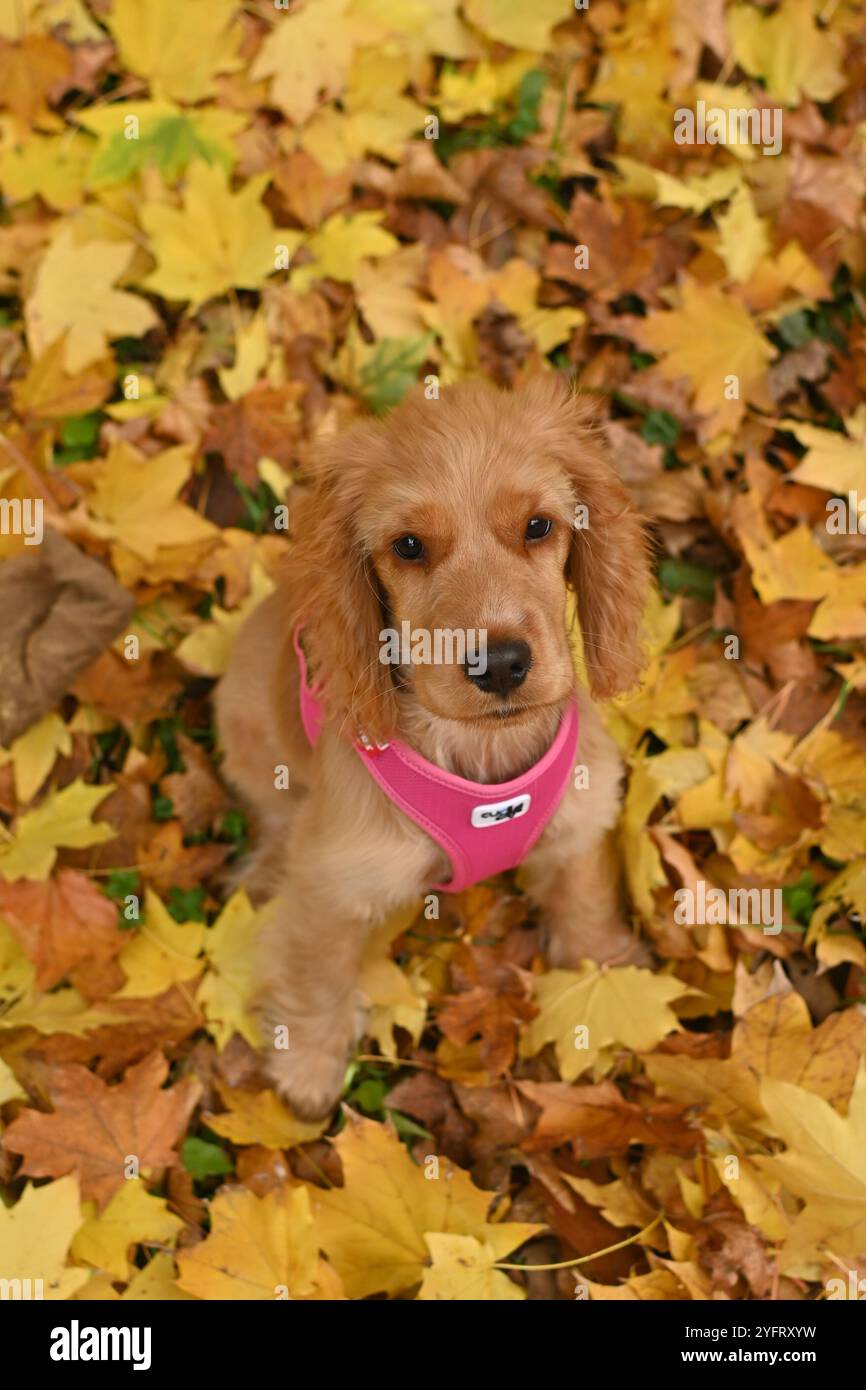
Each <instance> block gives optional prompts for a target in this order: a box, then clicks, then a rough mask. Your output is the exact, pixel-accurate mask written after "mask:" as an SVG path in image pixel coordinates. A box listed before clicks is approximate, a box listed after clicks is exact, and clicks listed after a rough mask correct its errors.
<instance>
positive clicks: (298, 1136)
mask: <svg viewBox="0 0 866 1390" xmlns="http://www.w3.org/2000/svg"><path fill="white" fill-rule="evenodd" d="M216 1085H217V1090H218V1091H219V1094H220V1097H221V1099H222V1100H223V1101H224V1103H225V1104H226V1105H227V1106H228V1110H227V1111H226V1113H225V1114H223V1115H216V1114H208V1116H207V1125H208V1128H209V1129H212V1130H213V1132H214V1134H221V1135H222V1136H223V1138H224V1139H231V1141H232V1143H233V1144H264V1146H265V1148H267V1149H292V1148H295V1146H296V1145H298V1144H306V1143H309V1141H310V1140H311V1139H318V1137H319V1135H320V1134H322V1133H323V1132H324V1131H325V1129H326V1128H327V1123H326V1122H325V1121H321V1122H320V1123H318V1124H307V1123H305V1121H303V1120H298V1119H296V1117H295V1116H294V1115H293V1114H292V1113H291V1111H290V1110H288V1109H287V1108H286V1106H285V1105H284V1104H283V1102H282V1101H281V1100H280V1098H279V1096H278V1095H277V1094H276V1092H275V1091H244V1090H241V1089H240V1088H239V1087H236V1086H226V1085H224V1084H223V1083H222V1082H220V1081H217V1083H216Z"/></svg>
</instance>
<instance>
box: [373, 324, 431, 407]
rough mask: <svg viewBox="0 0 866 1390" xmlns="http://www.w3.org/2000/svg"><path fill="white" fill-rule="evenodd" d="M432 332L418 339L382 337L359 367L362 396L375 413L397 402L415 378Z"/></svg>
mask: <svg viewBox="0 0 866 1390" xmlns="http://www.w3.org/2000/svg"><path fill="white" fill-rule="evenodd" d="M432 342H433V334H432V333H425V334H424V336H423V337H421V338H383V339H382V340H381V342H379V343H377V344H376V350H375V352H374V353H373V356H372V357H371V358H370V360H369V362H367V363H366V365H365V366H364V367H363V368H362V369H361V398H362V400H363V401H364V402H365V404H366V405H368V406H369V408H370V410H372V411H373V412H374V413H375V414H376V415H382V414H384V412H385V411H386V410H390V409H391V407H392V406H395V405H399V403H400V401H402V399H403V397H404V396H405V394H406V392H407V391H408V390H409V387H410V386H412V385H413V384H414V382H415V381H417V379H418V368H419V367H420V366H421V364H422V363H423V361H424V359H425V357H426V356H427V351H428V349H429V347H430V345H431V343H432Z"/></svg>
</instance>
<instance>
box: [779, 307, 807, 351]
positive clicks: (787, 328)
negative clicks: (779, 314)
mask: <svg viewBox="0 0 866 1390" xmlns="http://www.w3.org/2000/svg"><path fill="white" fill-rule="evenodd" d="M778 330H779V337H780V338H781V339H782V342H783V343H787V345H788V347H792V348H799V347H805V346H806V344H807V343H809V342H811V341H812V339H813V338H814V336H815V330H814V328H813V327H812V325H811V324H810V322H809V315H808V314H807V313H806V310H805V309H797V310H795V312H794V313H793V314H786V315H785V317H784V318H783V319H779V323H778Z"/></svg>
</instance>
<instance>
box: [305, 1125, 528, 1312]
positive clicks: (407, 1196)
mask: <svg viewBox="0 0 866 1390" xmlns="http://www.w3.org/2000/svg"><path fill="white" fill-rule="evenodd" d="M335 1148H336V1149H337V1152H338V1153H339V1155H340V1159H341V1161H342V1165H343V1177H344V1180H345V1181H344V1186H343V1187H339V1188H333V1189H332V1190H331V1191H322V1190H321V1189H318V1188H317V1189H315V1190H314V1191H313V1193H312V1196H313V1202H314V1206H315V1212H316V1226H317V1229H318V1231H319V1236H320V1242H321V1245H322V1248H323V1249H324V1251H325V1253H326V1254H327V1256H328V1258H329V1260H330V1261H331V1263H332V1265H333V1266H334V1268H335V1269H336V1270H337V1272H338V1274H339V1275H340V1277H341V1278H342V1280H343V1283H344V1284H345V1287H346V1293H347V1294H348V1296H349V1297H350V1298H364V1297H366V1295H367V1294H371V1293H400V1292H401V1291H402V1290H403V1289H408V1288H411V1287H412V1286H413V1285H414V1284H419V1283H420V1282H421V1279H422V1277H423V1274H424V1269H425V1267H426V1266H427V1263H428V1260H429V1252H428V1246H427V1243H426V1239H425V1237H426V1236H428V1235H430V1234H444V1235H461V1236H474V1237H475V1238H476V1240H478V1241H479V1242H480V1243H481V1244H482V1245H487V1246H489V1247H490V1249H491V1250H492V1251H493V1253H494V1256H495V1258H496V1259H498V1260H502V1259H504V1258H505V1256H506V1255H507V1254H508V1253H509V1252H510V1251H512V1250H514V1249H515V1247H516V1246H518V1245H522V1244H523V1242H524V1241H525V1240H528V1239H529V1238H530V1236H533V1235H535V1234H536V1233H537V1232H538V1231H539V1230H541V1229H542V1228H541V1227H540V1226H535V1225H529V1224H528V1223H524V1222H498V1223H497V1222H491V1221H490V1220H488V1215H489V1211H490V1207H491V1204H492V1203H493V1202H494V1200H495V1194H494V1193H492V1192H483V1191H482V1190H481V1189H480V1188H478V1187H476V1186H475V1184H474V1183H473V1182H472V1180H471V1179H470V1177H469V1175H468V1173H464V1172H463V1171H462V1169H460V1168H457V1167H456V1166H455V1165H454V1164H452V1163H450V1162H449V1161H448V1160H447V1159H436V1160H435V1167H430V1168H428V1170H427V1172H426V1173H425V1170H424V1169H422V1168H419V1167H417V1166H416V1165H415V1164H414V1163H413V1162H412V1159H411V1158H410V1157H409V1155H408V1153H407V1152H406V1149H405V1148H404V1147H403V1145H402V1144H401V1143H400V1141H399V1139H397V1137H396V1135H395V1134H394V1133H393V1132H392V1131H391V1130H390V1129H388V1128H387V1127H386V1126H385V1125H380V1124H376V1123H375V1122H374V1121H373V1120H364V1119H358V1118H356V1117H353V1116H350V1118H349V1121H348V1123H347V1125H346V1128H345V1129H344V1130H343V1132H342V1134H340V1135H339V1137H338V1138H337V1139H336V1140H335ZM440 1165H441V1166H440ZM428 1173H429V1176H428Z"/></svg>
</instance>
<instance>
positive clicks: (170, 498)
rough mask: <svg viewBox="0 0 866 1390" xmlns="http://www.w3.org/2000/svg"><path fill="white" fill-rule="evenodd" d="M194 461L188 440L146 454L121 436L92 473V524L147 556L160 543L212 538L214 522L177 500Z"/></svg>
mask: <svg viewBox="0 0 866 1390" xmlns="http://www.w3.org/2000/svg"><path fill="white" fill-rule="evenodd" d="M192 466H193V460H192V450H191V449H190V448H189V446H187V445H184V444H179V445H178V446H177V447H176V448H174V449H165V450H164V451H163V452H162V453H160V454H157V455H156V456H155V457H154V458H145V457H144V456H143V455H142V454H140V453H139V452H138V450H137V449H135V448H133V447H132V446H131V445H129V444H125V443H123V442H118V443H117V444H115V446H114V447H113V448H112V449H111V450H110V452H109V454H108V456H107V457H106V458H105V459H104V460H103V461H102V462H101V463H100V465H99V466H98V468H97V470H96V471H95V472H94V475H93V476H94V487H93V489H92V491H91V493H90V496H89V497H88V502H87V505H88V511H89V512H90V514H91V517H92V520H91V522H90V525H91V527H92V529H93V530H94V531H95V532H96V534H98V535H100V536H104V537H107V538H110V539H112V540H116V541H117V542H118V543H119V544H121V545H122V546H123V547H124V548H125V549H127V550H131V551H132V552H133V553H134V554H135V555H137V556H140V557H141V558H142V559H143V560H153V559H154V558H155V557H156V554H157V551H158V550H159V548H160V547H162V546H171V545H201V544H203V543H211V544H212V543H213V542H214V541H215V540H216V531H215V528H214V527H213V526H212V525H211V524H210V522H208V521H206V520H205V519H204V517H202V516H199V514H198V512H195V511H193V509H192V508H191V507H187V506H186V505H185V504H184V503H183V502H180V501H179V500H178V493H179V492H180V491H181V489H182V488H183V486H184V485H185V483H186V482H187V480H188V478H189V476H190V473H191V471H192Z"/></svg>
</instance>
